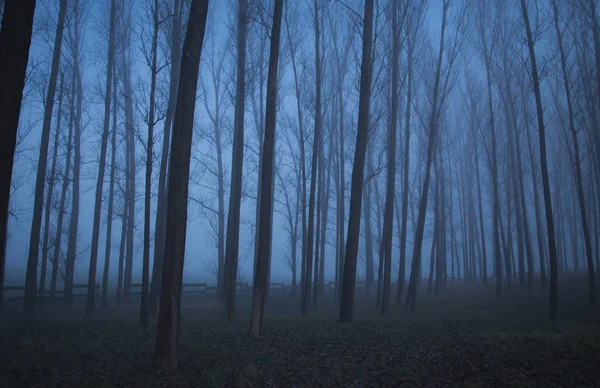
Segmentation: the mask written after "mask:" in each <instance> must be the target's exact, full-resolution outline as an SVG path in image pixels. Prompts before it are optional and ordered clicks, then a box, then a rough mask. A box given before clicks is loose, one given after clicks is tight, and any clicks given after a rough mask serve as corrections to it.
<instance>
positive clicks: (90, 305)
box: [85, 0, 117, 315]
mask: <svg viewBox="0 0 600 388" xmlns="http://www.w3.org/2000/svg"><path fill="white" fill-rule="evenodd" d="M116 17H117V7H116V4H115V0H111V2H110V21H109V22H110V26H109V35H108V60H107V64H106V84H105V92H104V123H103V126H102V138H101V140H100V142H101V143H100V165H99V166H98V179H97V181H96V200H95V203H94V223H93V226H92V228H93V229H92V248H91V249H92V252H91V256H90V270H89V274H88V289H87V303H86V307H85V314H86V315H91V314H92V313H93V312H94V309H95V307H96V291H95V289H96V267H97V261H98V242H99V237H100V216H101V213H102V187H103V185H104V171H105V168H106V149H107V148H108V131H109V128H110V97H111V88H112V76H113V61H114V58H115V49H114V48H115V20H116Z"/></svg>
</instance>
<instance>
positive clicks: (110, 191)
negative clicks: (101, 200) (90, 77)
mask: <svg viewBox="0 0 600 388" xmlns="http://www.w3.org/2000/svg"><path fill="white" fill-rule="evenodd" d="M112 79H113V88H112V93H113V95H112V98H113V115H112V134H111V141H110V147H111V151H110V183H109V189H108V214H107V218H106V249H105V251H104V271H103V274H102V299H101V303H102V304H101V305H102V308H106V307H108V275H109V270H110V253H111V250H112V222H113V207H114V196H115V195H114V194H115V172H116V160H117V106H118V105H117V77H116V76H115V77H112Z"/></svg>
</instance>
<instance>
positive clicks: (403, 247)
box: [396, 33, 415, 304]
mask: <svg viewBox="0 0 600 388" xmlns="http://www.w3.org/2000/svg"><path fill="white" fill-rule="evenodd" d="M414 44H415V43H414V42H413V40H412V37H411V36H410V33H407V34H406V47H407V56H408V58H407V67H408V69H407V85H406V133H405V135H404V162H403V164H402V165H403V168H404V171H403V172H402V182H403V183H402V216H401V220H402V221H401V227H400V264H399V266H398V267H399V268H398V290H397V292H396V304H399V303H400V301H401V300H402V293H403V292H404V278H405V277H406V274H405V273H406V234H407V226H408V192H409V186H408V174H409V172H410V166H409V163H410V118H411V108H412V89H413V52H414Z"/></svg>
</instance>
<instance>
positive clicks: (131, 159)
mask: <svg viewBox="0 0 600 388" xmlns="http://www.w3.org/2000/svg"><path fill="white" fill-rule="evenodd" d="M129 18H130V16H129V17H128V19H129ZM126 34H127V38H126V39H127V45H129V42H130V41H131V38H130V36H129V34H131V31H130V30H126ZM122 55H123V59H122V60H123V62H122V63H123V74H122V77H123V78H122V82H123V95H124V99H125V137H126V139H127V141H126V142H125V144H126V147H127V149H126V151H127V152H126V159H127V163H128V165H129V173H128V174H127V178H128V179H129V207H128V210H129V215H128V217H129V222H128V223H127V227H128V230H127V254H126V255H125V272H124V273H123V276H124V277H123V299H124V300H125V302H130V301H131V282H132V277H133V255H134V245H133V238H134V233H135V199H136V195H135V192H136V191H135V185H136V179H135V172H136V171H135V170H136V167H135V156H136V154H135V127H134V121H133V120H134V116H133V90H132V85H131V66H132V59H131V49H130V48H128V49H127V50H123V52H122Z"/></svg>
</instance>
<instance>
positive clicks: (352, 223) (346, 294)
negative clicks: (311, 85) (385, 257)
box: [339, 0, 374, 322]
mask: <svg viewBox="0 0 600 388" xmlns="http://www.w3.org/2000/svg"><path fill="white" fill-rule="evenodd" d="M373 3H374V1H373V0H366V1H365V10H364V22H363V34H362V36H363V42H362V63H361V67H360V89H359V103H358V129H357V135H356V149H355V154H354V167H353V169H352V182H351V191H350V216H349V219H348V237H347V242H346V255H345V259H344V264H343V266H344V271H343V280H342V281H343V283H342V295H341V306H340V316H339V320H340V322H351V321H352V319H353V315H354V314H353V310H354V286H355V284H356V259H357V256H358V238H359V232H360V210H361V209H360V208H361V206H360V204H361V200H362V186H363V180H364V169H365V156H366V151H367V142H368V131H369V109H370V103H371V77H372V71H371V54H372V46H373Z"/></svg>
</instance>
